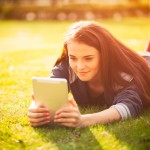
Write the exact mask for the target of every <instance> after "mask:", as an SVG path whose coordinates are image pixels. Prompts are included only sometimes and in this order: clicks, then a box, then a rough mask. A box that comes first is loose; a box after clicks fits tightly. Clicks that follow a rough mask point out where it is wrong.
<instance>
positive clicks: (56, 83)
mask: <svg viewBox="0 0 150 150" xmlns="http://www.w3.org/2000/svg"><path fill="white" fill-rule="evenodd" d="M32 85H33V93H34V98H35V102H36V104H44V105H45V106H46V107H47V108H48V109H49V110H50V112H51V116H52V117H53V115H54V113H55V112H56V111H57V110H58V109H59V108H61V107H63V106H65V105H66V104H67V102H68V87H67V80H66V79H63V78H50V77H32Z"/></svg>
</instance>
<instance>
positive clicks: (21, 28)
mask: <svg viewBox="0 0 150 150" xmlns="http://www.w3.org/2000/svg"><path fill="white" fill-rule="evenodd" d="M98 21H99V22H100V23H101V24H102V25H103V26H105V27H106V28H107V29H108V30H109V31H110V32H111V33H112V34H113V35H114V36H115V37H117V38H118V39H119V40H120V41H122V42H123V43H124V44H126V45H127V46H129V47H130V48H132V49H133V50H135V51H143V50H144V49H145V47H146V44H147V42H148V39H149V36H150V35H149V33H150V25H149V24H150V21H149V18H125V19H123V20H121V21H114V20H111V19H109V20H98ZM71 23H72V22H57V21H47V22H42V21H39V22H38V21H34V22H24V21H22V22H19V21H0V150H12V149H16V150H20V149H23V150H35V149H37V150H47V149H52V150H53V149H54V150H70V149H71V150H76V149H79V150H91V149H94V150H100V149H104V150H112V149H115V150H148V149H149V147H150V111H146V112H144V114H142V116H140V117H139V118H132V119H128V120H126V121H120V122H118V123H113V124H108V125H96V126H91V127H88V128H73V129H71V128H65V127H58V126H53V125H51V126H43V127H39V128H33V127H31V126H30V125H29V121H28V118H27V108H28V106H29V105H30V102H31V93H32V84H31V77H32V76H34V75H36V76H49V74H50V70H51V68H52V67H53V64H54V62H55V60H56V59H57V57H58V56H59V54H60V52H61V49H62V46H63V40H64V36H65V31H66V30H67V28H68V27H69V25H71ZM81 111H82V112H83V113H87V112H96V111H98V110H97V109H96V108H90V109H86V110H81Z"/></svg>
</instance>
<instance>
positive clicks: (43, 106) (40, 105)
mask: <svg viewBox="0 0 150 150" xmlns="http://www.w3.org/2000/svg"><path fill="white" fill-rule="evenodd" d="M37 107H40V108H47V107H46V106H45V105H44V104H41V103H39V104H37Z"/></svg>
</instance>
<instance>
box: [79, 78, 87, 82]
mask: <svg viewBox="0 0 150 150" xmlns="http://www.w3.org/2000/svg"><path fill="white" fill-rule="evenodd" d="M78 78H79V79H80V80H81V81H84V82H86V81H89V78H83V77H78Z"/></svg>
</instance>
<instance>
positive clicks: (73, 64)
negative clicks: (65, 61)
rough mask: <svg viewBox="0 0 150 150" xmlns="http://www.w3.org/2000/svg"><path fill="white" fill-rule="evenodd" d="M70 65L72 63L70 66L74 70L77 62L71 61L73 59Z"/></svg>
mask: <svg viewBox="0 0 150 150" xmlns="http://www.w3.org/2000/svg"><path fill="white" fill-rule="evenodd" d="M69 65H70V67H71V69H72V70H74V69H75V66H76V65H75V63H73V62H71V61H69Z"/></svg>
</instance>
